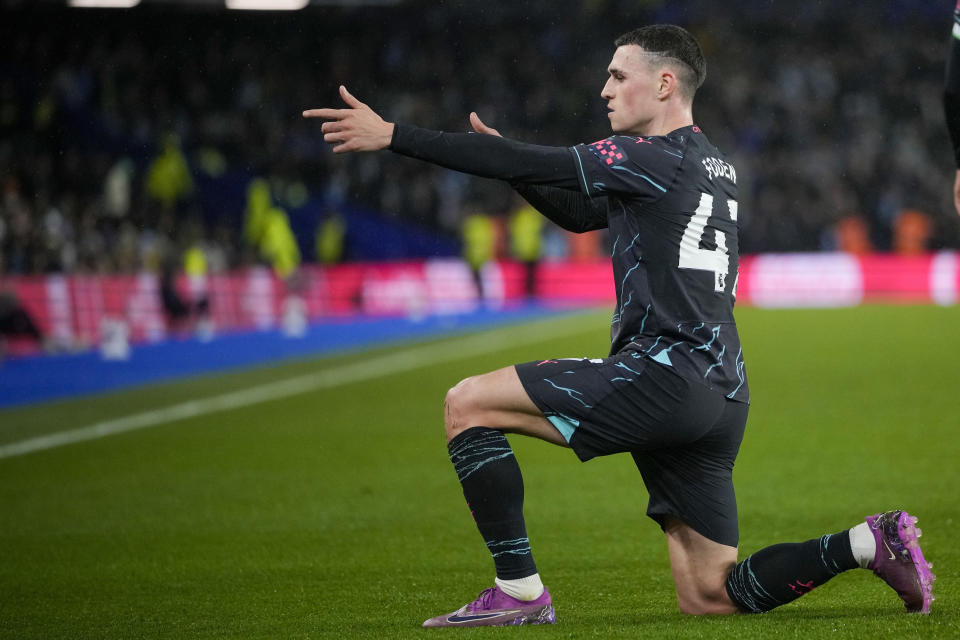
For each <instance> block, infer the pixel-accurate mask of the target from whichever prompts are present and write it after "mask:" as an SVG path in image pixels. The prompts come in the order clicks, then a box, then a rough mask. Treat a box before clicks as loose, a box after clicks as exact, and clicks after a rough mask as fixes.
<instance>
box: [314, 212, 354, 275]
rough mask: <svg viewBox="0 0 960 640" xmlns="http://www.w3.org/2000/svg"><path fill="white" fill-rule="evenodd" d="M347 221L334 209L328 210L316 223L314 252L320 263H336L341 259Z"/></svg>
mask: <svg viewBox="0 0 960 640" xmlns="http://www.w3.org/2000/svg"><path fill="white" fill-rule="evenodd" d="M346 234H347V223H346V221H345V220H344V219H343V216H342V215H340V214H339V213H337V212H336V211H331V212H328V213H327V215H326V216H324V217H323V219H322V220H321V221H320V224H319V225H317V234H316V235H317V237H316V246H315V250H316V254H317V262H319V263H320V264H325V265H331V264H337V263H339V262H340V261H341V260H343V248H344V244H343V243H344V238H345V237H346Z"/></svg>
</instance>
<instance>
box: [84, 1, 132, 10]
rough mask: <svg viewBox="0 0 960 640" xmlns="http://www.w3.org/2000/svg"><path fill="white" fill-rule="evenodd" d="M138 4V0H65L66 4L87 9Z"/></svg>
mask: <svg viewBox="0 0 960 640" xmlns="http://www.w3.org/2000/svg"><path fill="white" fill-rule="evenodd" d="M138 4H140V0H67V5H68V6H71V7H80V8H87V9H129V8H130V7H135V6H137V5H138Z"/></svg>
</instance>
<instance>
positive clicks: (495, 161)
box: [303, 86, 580, 190]
mask: <svg viewBox="0 0 960 640" xmlns="http://www.w3.org/2000/svg"><path fill="white" fill-rule="evenodd" d="M340 96H341V97H342V98H343V100H344V102H346V103H347V107H348V108H346V109H308V110H306V111H304V112H303V117H305V118H320V119H323V120H327V122H325V123H324V124H323V127H322V129H321V130H322V131H323V134H324V135H323V138H324V140H325V141H326V142H328V143H331V144H333V145H335V146H334V148H333V150H334V152H336V153H343V152H347V151H377V150H380V149H388V148H389V149H390V150H391V151H393V152H394V153H399V154H400V155H404V156H408V157H411V158H417V159H419V160H425V161H427V162H431V163H433V164H436V165H439V166H441V167H446V168H447V169H453V170H455V171H462V172H464V173H471V174H473V175H476V176H481V177H484V178H497V179H500V180H507V181H508V182H511V183H513V182H525V183H530V184H546V185H552V186H556V187H562V188H565V189H571V190H576V189H579V188H580V183H579V181H578V174H577V172H576V168H575V167H574V164H573V163H574V159H573V156H572V155H571V153H570V150H569V149H567V148H566V147H544V146H539V145H532V144H524V143H522V142H517V141H516V140H508V139H506V138H502V137H498V136H492V135H486V136H478V135H475V134H473V133H443V132H442V131H430V130H429V129H421V128H419V127H414V126H411V125H403V124H394V123H392V122H385V121H384V120H383V118H381V117H380V116H379V115H378V114H377V113H376V112H375V111H374V110H373V109H371V108H370V107H368V106H367V105H365V104H363V103H362V102H360V101H359V100H357V99H356V98H354V97H353V96H352V95H351V94H350V92H349V91H347V90H346V88H345V87H342V86H341V87H340Z"/></svg>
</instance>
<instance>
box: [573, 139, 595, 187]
mask: <svg viewBox="0 0 960 640" xmlns="http://www.w3.org/2000/svg"><path fill="white" fill-rule="evenodd" d="M570 153H572V154H573V157H574V158H576V159H577V166H578V167H580V184H582V185H583V191H584V193H586V194H587V195H588V196H590V185H589V184H588V183H587V174H586V172H585V171H584V170H583V160H582V159H581V158H580V152H579V151H577V148H576V147H570ZM590 197H593V196H590Z"/></svg>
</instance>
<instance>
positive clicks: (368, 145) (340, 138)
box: [303, 85, 394, 153]
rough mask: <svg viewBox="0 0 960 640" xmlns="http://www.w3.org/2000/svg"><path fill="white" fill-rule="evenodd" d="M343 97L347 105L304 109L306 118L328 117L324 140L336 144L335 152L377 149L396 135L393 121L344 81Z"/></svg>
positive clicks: (341, 93) (384, 146)
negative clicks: (358, 97)
mask: <svg viewBox="0 0 960 640" xmlns="http://www.w3.org/2000/svg"><path fill="white" fill-rule="evenodd" d="M340 97H341V98H342V99H343V101H344V102H345V103H346V104H347V107H348V108H347V109H307V110H306V111H304V112H303V117H304V118H320V119H322V120H327V122H324V123H323V125H321V127H320V131H322V132H323V140H324V142H328V143H330V144H333V145H335V146H334V147H333V152H334V153H344V152H346V151H378V150H380V149H386V148H387V147H389V146H390V141H391V140H392V139H393V129H394V125H393V123H392V122H385V121H384V120H383V118H381V117H380V115H379V114H377V112H376V111H374V110H373V109H371V108H370V107H368V106H367V105H365V104H364V103H362V102H360V101H359V100H357V99H356V98H355V97H353V94H351V93H350V92H349V91H347V88H346V87H345V86H343V85H340Z"/></svg>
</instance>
